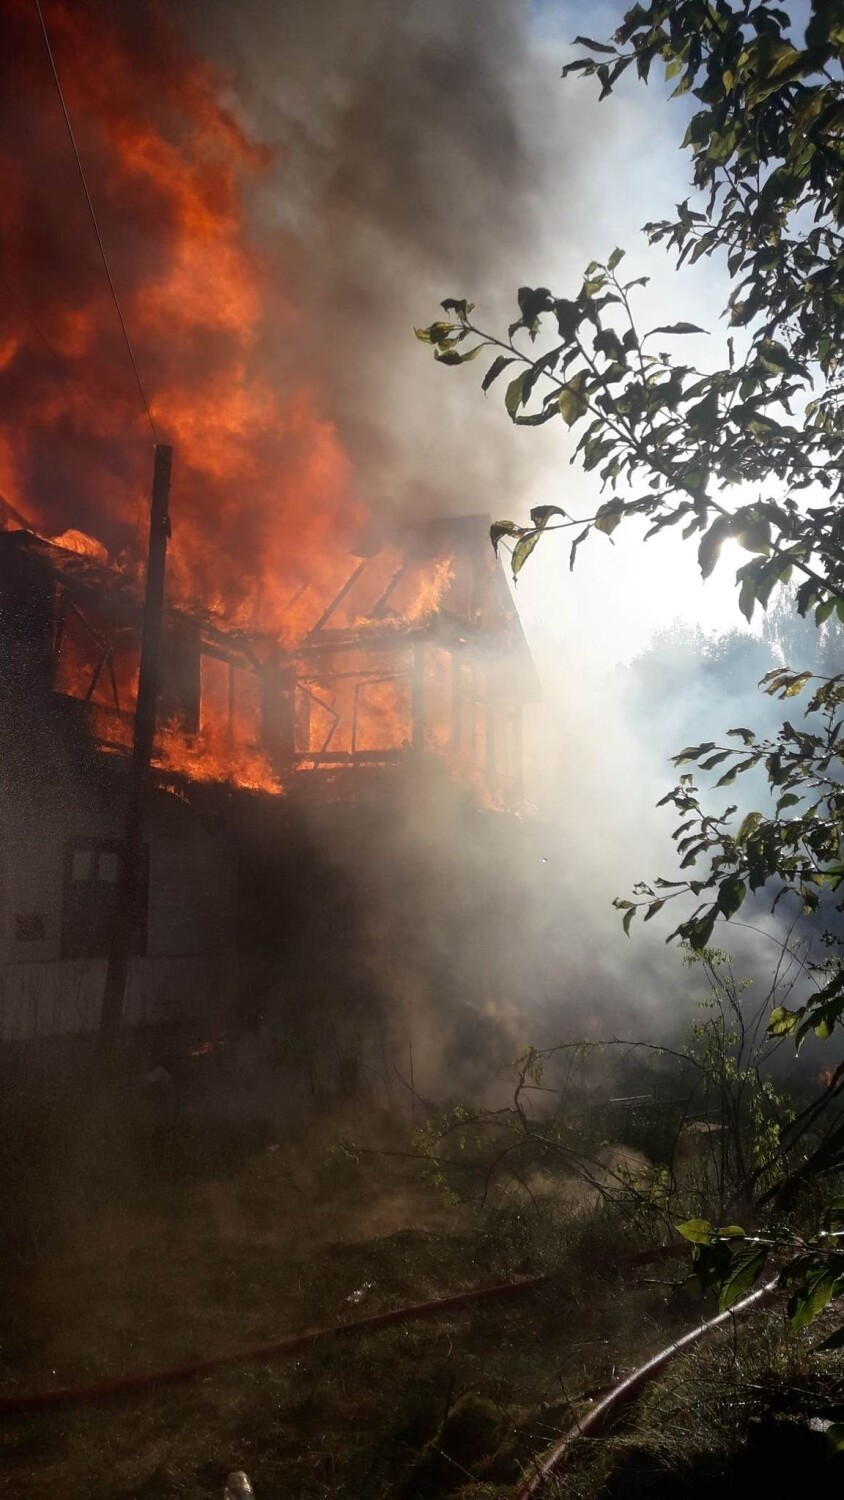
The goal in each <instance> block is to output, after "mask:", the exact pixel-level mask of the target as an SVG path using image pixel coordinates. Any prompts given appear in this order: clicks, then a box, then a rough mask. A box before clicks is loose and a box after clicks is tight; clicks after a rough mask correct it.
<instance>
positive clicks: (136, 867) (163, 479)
mask: <svg viewBox="0 0 844 1500" xmlns="http://www.w3.org/2000/svg"><path fill="white" fill-rule="evenodd" d="M172 462H173V449H172V448H171V447H170V445H169V444H168V443H156V445H155V469H154V473H153V481H152V504H151V506H150V517H149V554H148V559H147V578H146V591H145V596H144V615H143V629H142V633H141V660H140V670H139V673H138V697H137V702H136V705H135V728H134V734H133V737H132V762H131V768H130V774H129V798H128V807H127V811H126V831H125V834H124V838H123V849H122V855H121V860H120V870H119V874H118V886H117V893H116V897H117V899H116V903H115V910H114V921H113V925H112V932H111V948H110V950H109V955H108V968H107V970H106V981H105V990H104V993H103V1005H102V1011H101V1013H100V1046H101V1050H102V1051H103V1052H107V1051H111V1050H112V1048H113V1047H114V1044H115V1041H116V1038H117V1035H118V1032H119V1031H120V1023H121V1021H122V1019H123V1002H124V999H125V995H126V978H127V974H128V970H129V957H130V954H131V951H132V939H133V937H134V934H135V929H136V924H137V916H138V909H139V903H140V898H141V894H142V890H143V871H144V824H145V819H146V808H147V800H148V794H149V785H150V763H151V760H152V747H153V740H154V739H155V715H156V708H157V703H158V667H159V659H160V655H161V620H162V615H163V612H164V577H165V571H166V567H167V543H168V541H169V538H170V469H171V466H172Z"/></svg>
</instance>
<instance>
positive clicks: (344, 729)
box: [0, 0, 481, 793]
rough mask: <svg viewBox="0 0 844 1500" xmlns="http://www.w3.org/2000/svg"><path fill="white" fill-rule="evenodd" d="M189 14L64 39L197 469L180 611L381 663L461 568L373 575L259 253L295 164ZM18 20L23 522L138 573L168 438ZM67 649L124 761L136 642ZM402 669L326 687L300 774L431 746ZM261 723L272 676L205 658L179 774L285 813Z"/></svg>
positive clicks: (362, 517) (11, 114)
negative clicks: (199, 38) (338, 639)
mask: <svg viewBox="0 0 844 1500" xmlns="http://www.w3.org/2000/svg"><path fill="white" fill-rule="evenodd" d="M177 16H178V7H164V6H161V5H160V4H157V3H155V0H135V3H134V4H133V5H132V6H117V5H106V6H86V5H79V4H75V3H73V0H51V3H50V5H49V7H48V15H47V19H48V24H49V28H50V34H51V41H52V46H53V51H54V54H55V58H56V63H57V67H58V71H59V74H60V77H61V81H62V86H63V89H64V94H65V98H66V102H67V107H68V109H69V111H70V115H71V118H72V120H73V123H74V128H75V133H76V136H77V140H78V143H79V148H80V151H81V154H82V158H83V160H84V163H85V167H86V173H87V177H88V182H89V186H90V190H91V196H92V199H93V201H94V203H95V206H96V211H97V217H98V222H99V227H100V230H101V233H102V239H103V243H104V244H105V246H106V247H107V252H108V255H109V260H110V265H111V270H112V274H113V277H114V282H115V285H116V287H117V289H118V293H119V299H120V304H121V309H122V313H123V316H124V319H125V324H126V327H127V329H128V330H129V335H130V338H131V343H132V348H133V352H134V355H135V359H136V362H137V368H138V370H139V372H140V374H141V378H142V381H143V384H144V388H145V391H146V395H147V398H148V400H149V408H150V413H151V416H152V419H153V421H154V424H155V427H156V430H157V434H158V437H159V438H160V439H161V440H162V441H167V442H171V443H172V444H173V445H174V449H175V454H174V468H173V487H172V498H171V512H172V520H173V538H172V542H171V545H170V551H169V558H168V601H169V603H170V604H171V605H173V604H175V605H180V606H183V607H185V608H188V607H189V608H195V607H199V608H200V609H201V610H202V611H203V612H204V613H205V614H206V615H207V614H208V613H209V612H210V613H211V614H212V615H216V616H219V617H220V618H221V619H222V620H224V621H225V622H226V623H227V625H228V626H231V627H237V628H239V629H241V630H243V631H245V632H250V633H252V634H253V635H261V636H263V637H270V638H272V639H274V641H275V642H276V646H277V649H279V650H281V651H283V650H284V649H286V648H292V647H295V646H297V645H298V644H301V643H302V642H303V640H304V639H305V637H306V636H307V635H308V634H309V633H312V632H315V633H317V634H319V632H320V631H321V630H323V629H324V630H325V631H326V632H327V633H330V632H331V631H335V632H336V631H341V632H342V631H344V630H345V631H350V630H351V631H354V632H359V633H360V634H361V636H365V637H366V638H367V640H368V639H369V638H370V637H373V638H374V637H375V636H379V635H380V636H383V635H384V633H385V632H400V631H402V630H404V631H408V630H409V629H410V627H414V628H418V627H419V626H422V625H424V624H425V623H426V622H427V621H428V620H429V619H431V618H432V617H433V616H434V615H435V614H436V613H437V612H438V611H440V610H441V608H442V607H443V605H444V604H445V605H446V606H447V607H448V606H449V600H450V591H451V590H452V587H453V585H454V583H455V568H454V563H453V560H452V558H451V557H450V556H446V555H437V556H435V557H434V558H433V559H431V558H430V557H427V558H425V559H423V560H418V559H413V558H412V557H411V558H410V559H409V558H408V557H407V556H406V555H405V554H404V553H403V552H402V551H401V549H400V548H398V547H384V548H383V549H382V550H381V552H379V553H377V554H376V556H375V557H374V558H368V559H362V558H360V557H358V556H352V555H351V553H350V550H349V548H350V543H351V542H352V540H353V538H354V537H355V536H356V535H357V534H358V533H359V532H360V531H361V530H362V529H363V525H364V522H365V521H366V519H367V517H366V512H365V509H364V506H363V505H362V503H361V501H360V499H359V497H358V494H357V491H356V486H355V477H354V475H353V473H352V468H351V464H350V461H349V458H348V456H347V454H346V453H345V451H344V449H343V447H342V444H341V442H340V439H339V437H338V433H337V429H336V427H335V425H334V423H333V421H332V418H331V413H330V411H328V410H327V402H326V399H325V397H324V395H323V393H322V391H321V390H320V388H319V384H318V381H317V378H316V377H315V376H312V375H310V376H308V378H307V379H303V378H302V377H301V375H300V374H299V373H298V371H297V370H296V369H295V368H293V366H292V362H291V359H290V356H289V355H288V353H287V350H288V348H289V347H290V345H291V343H292V340H291V338H290V334H291V333H292V331H294V330H295V329H296V328H297V326H301V323H302V320H303V319H304V317H305V316H306V314H307V309H299V308H297V307H295V306H294V305H293V303H292V300H291V297H290V295H289V292H288V289H287V285H286V280H285V265H286V263H287V264H289V263H290V257H291V256H292V255H293V254H296V255H300V254H301V248H298V247H294V246H293V245H292V242H291V241H289V240H285V239H283V238H282V237H281V236H279V235H276V238H275V239H274V240H269V239H267V238H266V236H265V239H264V241H263V242H262V243H261V244H260V245H259V244H258V242H257V241H256V239H255V238H254V236H253V234H252V231H251V229H250V224H251V222H252V220H251V218H250V209H251V205H252V201H253V198H254V196H255V195H256V194H257V193H259V192H260V191H261V188H262V184H264V185H266V184H267V183H268V182H269V178H268V172H269V169H270V168H271V167H272V166H273V164H274V162H276V161H278V159H279V156H280V152H281V147H280V145H279V143H273V144H272V146H271V145H268V144H267V143H266V142H263V141H259V140H256V139H253V137H252V135H251V134H250V132H249V131H248V130H247V128H246V127H245V126H244V124H243V123H242V122H241V121H240V120H239V119H238V118H237V117H236V115H235V114H234V113H233V112H232V111H231V110H229V109H226V108H224V107H223V106H222V104H221V102H220V101H221V99H222V98H224V97H233V95H234V90H233V88H232V87H231V86H230V83H229V80H227V79H226V77H225V76H223V75H222V74H220V73H219V72H218V71H216V70H215V69H214V68H212V67H211V66H210V65H209V64H208V63H207V62H205V61H203V60H201V59H199V58H197V57H196V56H194V55H192V54H191V52H190V50H189V49H188V47H187V45H186V43H185V40H184V38H183V37H182V36H181V35H180V32H179V30H178V24H177ZM4 20H5V23H6V24H5V34H4V46H5V50H6V55H7V58H8V59H9V66H10V68H11V74H12V77H13V80H14V85H15V86H14V87H12V88H8V89H6V90H4V91H3V94H2V96H1V97H0V165H1V166H2V170H3V183H4V191H3V194H2V196H0V287H2V286H5V287H6V288H7V289H8V292H9V296H8V298H7V297H2V298H0V413H2V415H1V416H0V497H2V498H1V499H0V524H6V525H18V524H20V518H21V517H22V516H26V517H27V518H28V520H27V524H29V518H31V525H32V529H33V530H36V531H37V532H38V534H40V535H41V536H42V537H45V538H52V539H53V540H54V542H55V543H56V545H58V546H60V547H62V548H63V549H65V550H67V551H72V552H75V553H77V554H79V555H80V556H84V557H88V558H90V559H92V560H94V561H96V562H97V563H100V564H104V563H107V561H108V559H109V558H115V557H117V558H120V559H121V566H122V567H124V568H125V570H126V571H127V572H129V573H130V574H131V573H138V572H139V571H140V568H141V565H142V561H143V556H144V553H145V537H144V517H145V515H146V514H147V509H148V487H149V482H150V478H151V474H150V468H151V464H150V432H149V428H148V426H147V419H146V414H145V413H144V411H143V408H142V404H141V401H140V396H139V391H138V389H137V385H136V383H135V377H134V375H133V372H132V368H131V365H130V363H129V360H128V357H127V350H126V348H125V345H124V343H123V340H122V335H121V332H120V327H119V324H118V321H117V317H116V311H115V307H114V306H113V303H112V299H111V294H110V291H109V287H108V283H107V280H106V277H105V275H104V273H103V266H102V264H101V262H100V259H99V253H98V250H97V245H96V241H95V238H94V235H93V230H92V225H91V223H90V220H89V217H88V210H87V207H86V204H85V200H84V196H83V194H82V190H81V186H80V183H79V180H78V177H77V175H76V168H75V164H74V161H73V156H72V153H71V150H70V145H69V142H68V139H67V136H66V132H65V128H64V122H63V119H62V116H61V111H60V107H59V101H58V99H57V97H56V93H55V86H54V81H53V78H52V75H51V72H50V68H49V65H48V61H47V58H46V55H45V52H44V48H43V40H42V38H41V36H40V34H39V32H38V28H37V26H36V25H35V22H34V19H33V12H32V6H31V3H30V0H6V4H5V6H4ZM4 518H5V519H4ZM86 609H87V607H86ZM458 612H459V610H458ZM83 613H84V612H83ZM62 631H63V634H62V635H61V637H60V647H59V650H58V653H57V662H56V676H55V681H54V686H55V687H56V690H57V691H59V692H63V693H65V694H68V695H70V696H73V697H76V698H79V699H82V700H83V701H84V702H85V703H86V712H87V713H88V715H89V719H90V721H91V723H92V726H93V727H94V730H95V732H96V733H97V734H98V735H99V738H100V739H101V741H102V742H103V744H104V745H106V746H109V747H112V748H114V747H119V746H125V745H126V744H127V743H129V742H130V741H131V715H132V712H133V710H134V702H135V695H136V692H137V641H135V643H134V646H132V645H131V644H130V643H129V642H128V640H124V639H122V638H121V639H120V640H118V642H117V644H116V645H114V646H113V647H112V645H111V644H108V645H106V646H104V645H103V642H104V641H106V640H107V636H108V631H107V627H106V623H102V625H101V624H100V623H99V622H98V621H97V620H95V619H93V618H92V617H90V611H89V612H88V613H87V617H86V618H83V614H80V612H79V611H78V610H77V611H76V614H75V615H74V613H73V609H72V607H68V609H67V610H66V613H65V614H64V615H63V616H62ZM119 634H120V633H119V632H118V635H119ZM92 642H93V645H92ZM405 649H407V651H412V647H411V646H406V643H405V642H404V641H402V642H396V643H394V644H393V647H392V658H391V659H390V660H388V661H386V660H385V656H386V655H389V653H387V652H382V653H380V654H379V653H378V652H373V655H372V658H371V660H362V664H361V670H360V674H359V679H358V680H357V681H355V680H353V675H352V673H351V668H350V662H351V660H352V656H353V654H354V653H350V652H346V654H345V656H344V657H343V662H342V664H340V665H338V666H337V668H336V670H334V671H333V675H332V674H329V676H331V681H330V682H329V683H328V685H326V683H325V682H322V681H320V680H317V678H318V673H317V674H316V676H315V678H314V680H313V681H310V682H309V683H306V682H304V680H303V681H302V682H301V683H300V686H299V688H298V689H297V694H298V698H299V699H301V700H302V704H304V706H302V704H300V707H301V715H300V716H301V718H302V724H303V725H304V728H303V743H301V744H300V745H299V747H298V751H299V762H298V763H299V764H300V765H301V764H303V763H304V757H314V760H313V763H314V764H322V762H321V761H320V760H319V756H320V755H322V754H323V753H324V752H325V751H326V750H328V751H329V752H331V753H334V752H336V753H338V754H344V755H346V756H347V757H353V756H355V755H356V754H357V753H358V752H360V751H365V752H367V753H369V752H371V753H372V754H373V755H376V756H377V755H378V754H383V755H386V754H388V753H389V754H391V755H393V756H395V754H396V753H400V752H402V751H403V750H404V749H406V748H410V746H411V743H413V742H414V735H413V728H412V720H413V714H414V709H413V694H414V689H413V685H412V683H413V678H412V672H413V670H415V668H414V667H413V665H412V662H411V661H410V658H408V660H404V658H403V657H402V652H404V651H405ZM433 662H434V658H433V657H432V658H431V663H433ZM429 665H430V663H429ZM432 670H434V673H435V677H436V684H435V686H434V687H433V688H432V690H431V695H430V699H429V710H430V711H429V715H428V720H427V721H426V726H425V729H424V733H422V735H421V739H420V736H419V734H417V736H416V741H415V742H416V743H417V744H418V743H420V742H421V743H423V744H424V746H425V748H428V749H433V750H437V751H440V752H445V751H447V750H449V751H453V752H454V757H455V761H456V764H458V765H459V766H466V767H468V766H469V765H470V763H473V756H474V757H475V759H477V757H476V756H475V750H476V748H477V746H476V741H475V740H474V739H473V740H472V743H471V745H469V744H468V743H467V744H463V742H462V741H461V740H460V739H459V738H457V739H455V736H456V730H455V729H454V727H453V726H452V725H451V722H450V719H449V712H450V710H449V707H448V705H449V703H450V701H451V700H450V697H449V694H450V691H451V688H450V686H449V684H450V681H451V679H450V677H448V670H447V663H445V662H444V661H439V662H438V663H435V664H434V666H433V667H432ZM221 673H223V674H225V673H228V675H227V676H226V677H225V681H224V680H223V677H222V676H221ZM303 695H304V696H303ZM262 711H263V710H262V704H261V700H260V695H259V684H258V677H257V675H256V673H254V672H253V673H252V674H251V675H250V673H249V672H248V671H246V670H245V669H243V670H242V669H240V668H236V667H235V666H234V665H231V664H229V666H228V667H221V666H220V665H219V663H217V664H215V662H214V660H213V659H212V658H211V657H208V658H206V656H205V655H203V656H202V666H201V693H200V708H199V723H198V725H196V724H195V723H194V722H193V721H191V728H190V731H189V730H188V728H186V723H187V722H188V720H187V719H186V720H185V722H182V723H179V722H177V721H176V720H173V721H171V722H168V723H167V724H165V725H164V726H163V727H162V728H161V729H160V732H159V734H158V737H157V741H156V749H155V760H156V764H157V766H158V768H159V769H160V770H161V771H162V772H164V773H167V774H171V775H175V774H178V775H180V776H187V777H190V778H192V779H194V780H197V781H227V782H231V783H232V784H234V785H237V786H240V787H249V788H254V789H260V790H262V791H270V792H275V793H277V792H279V791H281V782H280V780H279V777H278V774H277V771H276V768H275V767H274V765H273V762H272V759H271V758H270V756H269V755H268V754H267V752H266V749H265V747H262V744H261V715H262ZM478 713H479V715H480V713H481V711H480V710H478ZM478 732H479V733H481V731H478ZM467 774H468V772H467Z"/></svg>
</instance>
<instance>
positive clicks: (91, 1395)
mask: <svg viewBox="0 0 844 1500" xmlns="http://www.w3.org/2000/svg"><path fill="white" fill-rule="evenodd" d="M551 1279H552V1278H551V1276H550V1275H545V1276H530V1277H527V1278H526V1279H525V1280H523V1281H505V1282H503V1283H501V1284H499V1285H497V1286H481V1287H476V1288H475V1289H474V1290H472V1291H468V1292H454V1293H452V1295H451V1296H449V1297H435V1298H434V1299H433V1300H432V1301H430V1302H417V1303H414V1304H413V1305H411V1306H410V1307H394V1308H392V1309H391V1310H390V1311H389V1312H382V1313H374V1314H373V1315H372V1316H371V1317H368V1318H358V1319H356V1321H355V1322H353V1323H338V1324H336V1325H335V1326H334V1327H331V1328H314V1329H311V1330H310V1332H308V1333H294V1334H292V1335H290V1336H289V1337H287V1338H283V1339H275V1340H273V1342H272V1343H270V1344H256V1345H254V1346H253V1347H252V1348H251V1349H236V1350H234V1351H232V1350H230V1351H229V1352H228V1353H227V1354H213V1355H211V1356H210V1358H208V1359H198V1360H194V1361H192V1363H190V1364H186V1365H175V1366H172V1367H170V1368H169V1369H165V1370H144V1371H139V1372H137V1373H136V1374H134V1375H118V1376H115V1377H114V1378H113V1379H111V1380H98V1381H95V1382H94V1383H93V1384H92V1385H65V1386H58V1387H54V1388H53V1389H51V1390H50V1389H48V1390H43V1391H32V1392H30V1393H28V1394H27V1395H23V1396H0V1416H6V1417H10V1416H20V1415H24V1414H26V1413H30V1412H39V1411H55V1410H56V1409H57V1408H59V1407H67V1406H84V1405H87V1404H88V1403H90V1402H95V1401H107V1400H110V1399H113V1398H115V1397H119V1396H126V1395H129V1394H130V1393H131V1392H132V1391H142V1390H146V1389H147V1388H148V1387H150V1386H156V1385H171V1384H176V1383H177V1382H179V1381H187V1380H195V1379H196V1378H197V1377H198V1376H200V1375H209V1374H211V1372H212V1371H214V1370H220V1369H223V1368H224V1366H226V1365H237V1364H243V1363H245V1362H246V1361H247V1360H265V1359H278V1358H280V1357H281V1356H282V1355H284V1354H298V1353H300V1351H301V1350H302V1349H309V1348H310V1347H311V1345H312V1344H318V1343H321V1342H322V1341H323V1340H324V1339H337V1338H348V1337H349V1336H350V1335H351V1334H356V1333H375V1332H377V1331H378V1329H380V1328H389V1327H390V1326H391V1325H392V1324H393V1323H410V1322H415V1321H418V1320H419V1319H420V1318H431V1317H436V1316H437V1315H438V1314H440V1313H445V1312H451V1311H452V1310H454V1309H456V1308H461V1307H468V1306H469V1305H470V1304H471V1303H473V1302H480V1301H481V1300H482V1299H484V1298H491V1297H513V1296H516V1295H518V1294H519V1293H521V1292H529V1291H533V1289H534V1288H535V1287H540V1286H544V1285H545V1284H546V1283H547V1282H549V1281H550V1280H551Z"/></svg>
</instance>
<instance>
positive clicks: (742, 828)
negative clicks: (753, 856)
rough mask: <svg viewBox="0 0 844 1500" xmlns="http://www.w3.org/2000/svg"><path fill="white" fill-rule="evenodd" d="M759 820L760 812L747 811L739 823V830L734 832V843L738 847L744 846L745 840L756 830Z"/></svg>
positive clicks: (760, 819) (760, 820)
mask: <svg viewBox="0 0 844 1500" xmlns="http://www.w3.org/2000/svg"><path fill="white" fill-rule="evenodd" d="M761 822H762V814H761V813H760V812H749V813H748V814H747V816H746V817H744V818H742V820H741V823H740V824H739V831H738V833H737V834H736V843H737V844H738V846H739V848H740V849H743V848H744V846H745V844H746V843H747V840H748V839H749V838H750V836H751V834H753V833H755V832H756V830H757V828H758V827H759V824H760V823H761Z"/></svg>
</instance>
